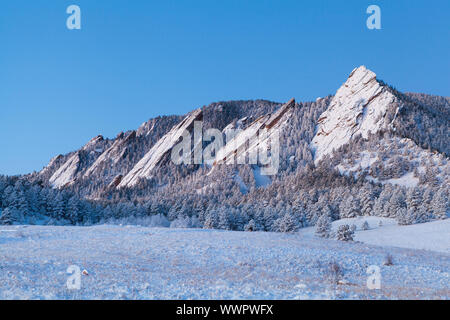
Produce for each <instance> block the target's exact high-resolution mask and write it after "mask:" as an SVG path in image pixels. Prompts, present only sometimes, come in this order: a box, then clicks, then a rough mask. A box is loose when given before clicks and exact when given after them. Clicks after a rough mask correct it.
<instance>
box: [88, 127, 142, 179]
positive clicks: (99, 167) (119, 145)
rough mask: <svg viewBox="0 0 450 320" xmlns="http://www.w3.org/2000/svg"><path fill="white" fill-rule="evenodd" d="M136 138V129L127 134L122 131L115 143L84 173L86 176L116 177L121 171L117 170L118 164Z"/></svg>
mask: <svg viewBox="0 0 450 320" xmlns="http://www.w3.org/2000/svg"><path fill="white" fill-rule="evenodd" d="M135 139H136V131H131V132H130V133H128V134H127V135H125V134H124V133H121V134H119V135H118V137H117V138H116V140H115V141H114V143H113V144H112V145H111V147H109V148H108V149H107V150H106V151H105V152H103V153H102V154H101V155H100V156H99V157H98V158H97V160H95V162H94V163H93V164H92V166H91V167H89V169H88V170H87V171H86V172H85V173H84V175H83V177H84V178H90V177H92V176H99V175H103V176H105V175H106V176H109V177H111V178H112V177H115V176H117V175H118V174H120V172H116V171H115V170H117V169H116V166H117V164H118V163H119V162H120V161H121V160H122V159H123V158H124V157H125V156H126V154H127V152H128V148H130V147H131V146H132V143H133V142H134V140H135Z"/></svg>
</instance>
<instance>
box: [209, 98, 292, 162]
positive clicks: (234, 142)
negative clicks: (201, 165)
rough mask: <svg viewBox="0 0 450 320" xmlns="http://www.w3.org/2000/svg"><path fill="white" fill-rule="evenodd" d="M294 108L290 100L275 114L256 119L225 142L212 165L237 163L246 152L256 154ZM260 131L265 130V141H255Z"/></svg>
mask: <svg viewBox="0 0 450 320" xmlns="http://www.w3.org/2000/svg"><path fill="white" fill-rule="evenodd" d="M294 106H295V99H291V100H290V101H289V102H287V103H286V104H284V105H283V106H281V107H280V109H278V110H277V111H276V112H275V113H273V114H267V115H265V116H262V117H260V118H258V119H256V120H255V121H254V122H253V123H251V124H250V125H248V127H247V128H246V129H245V130H242V131H240V132H238V133H237V134H236V136H234V137H233V138H232V139H230V140H229V141H227V143H226V145H225V146H224V147H223V148H221V149H220V150H219V151H218V152H217V155H216V158H215V161H214V164H221V163H235V162H236V161H237V160H236V159H239V157H240V156H242V155H243V154H244V153H247V152H248V154H252V153H255V152H257V151H258V148H259V147H262V146H264V145H265V144H267V143H268V142H269V140H270V138H271V137H273V134H274V133H275V132H276V130H278V129H280V128H281V127H282V126H283V125H284V124H285V123H286V120H287V115H288V114H289V112H290V111H291V110H292V108H293V107H294ZM282 119H283V120H284V121H282ZM241 120H242V119H241ZM262 129H267V135H266V137H265V139H264V140H262V139H261V138H260V139H255V138H256V137H258V134H259V133H260V130H262ZM247 144H248V146H247Z"/></svg>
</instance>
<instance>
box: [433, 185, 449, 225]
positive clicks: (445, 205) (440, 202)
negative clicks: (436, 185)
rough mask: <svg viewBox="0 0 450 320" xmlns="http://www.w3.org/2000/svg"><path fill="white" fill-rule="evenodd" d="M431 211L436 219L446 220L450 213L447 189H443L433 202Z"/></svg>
mask: <svg viewBox="0 0 450 320" xmlns="http://www.w3.org/2000/svg"><path fill="white" fill-rule="evenodd" d="M430 207H431V211H432V213H433V216H434V217H435V218H436V219H446V218H447V217H448V215H449V213H450V202H449V197H448V194H447V192H446V190H445V187H444V186H443V187H441V188H440V189H439V190H438V191H437V192H436V193H435V195H434V196H433V199H432V200H431V204H430Z"/></svg>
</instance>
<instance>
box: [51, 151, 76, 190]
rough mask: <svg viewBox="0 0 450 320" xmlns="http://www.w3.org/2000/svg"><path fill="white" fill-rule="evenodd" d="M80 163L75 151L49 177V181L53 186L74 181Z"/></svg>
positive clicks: (60, 185)
mask: <svg viewBox="0 0 450 320" xmlns="http://www.w3.org/2000/svg"><path fill="white" fill-rule="evenodd" d="M79 165H80V153H79V152H75V154H74V155H73V156H71V157H70V158H69V160H67V161H66V162H65V163H64V164H63V165H62V166H61V167H60V168H59V169H58V170H56V172H55V173H54V174H53V175H52V176H51V177H50V179H49V182H50V184H51V185H52V186H53V187H54V188H61V187H64V186H65V185H67V184H70V183H72V182H74V180H75V176H76V174H77V172H78V168H79Z"/></svg>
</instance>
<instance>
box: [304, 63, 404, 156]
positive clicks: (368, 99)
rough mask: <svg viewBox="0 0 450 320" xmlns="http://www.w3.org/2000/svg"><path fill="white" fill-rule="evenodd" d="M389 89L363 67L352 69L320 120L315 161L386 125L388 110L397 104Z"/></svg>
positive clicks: (313, 144)
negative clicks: (357, 137) (356, 137)
mask: <svg viewBox="0 0 450 320" xmlns="http://www.w3.org/2000/svg"><path fill="white" fill-rule="evenodd" d="M396 99H397V98H396V96H395V95H394V94H393V93H392V92H391V90H390V89H389V87H387V86H385V85H384V84H382V83H380V82H379V81H378V80H377V78H376V74H375V73H374V72H372V71H370V70H369V69H367V68H366V67H365V66H361V67H359V68H356V69H354V70H353V71H352V72H351V74H350V76H349V77H348V79H347V81H346V82H345V83H344V84H343V85H342V86H341V87H340V88H339V90H338V91H337V92H336V95H335V96H334V98H333V99H332V101H331V103H330V106H329V107H328V109H327V110H326V111H325V112H324V113H322V115H321V116H320V117H319V120H318V125H317V128H316V135H315V137H314V138H313V140H312V143H311V147H312V149H313V150H314V152H315V161H316V162H318V161H320V160H321V159H322V158H323V157H324V156H325V155H327V154H330V153H331V152H333V150H335V149H338V148H339V147H340V146H342V145H344V144H346V143H348V142H350V140H351V139H352V138H353V137H355V136H357V135H359V134H360V135H361V136H362V137H364V138H367V137H368V135H369V133H376V132H378V131H380V130H382V129H385V128H387V126H388V125H389V123H388V121H387V119H386V118H385V115H386V112H387V110H388V107H389V106H390V105H391V104H392V103H393V102H395V101H396Z"/></svg>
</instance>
